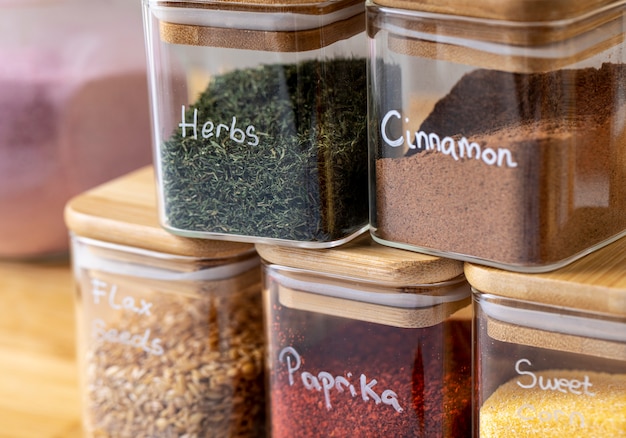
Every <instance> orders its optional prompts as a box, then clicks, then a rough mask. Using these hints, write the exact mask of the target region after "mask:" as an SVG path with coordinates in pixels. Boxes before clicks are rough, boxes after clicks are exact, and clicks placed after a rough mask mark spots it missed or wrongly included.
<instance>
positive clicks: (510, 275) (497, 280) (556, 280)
mask: <svg viewBox="0 0 626 438" xmlns="http://www.w3.org/2000/svg"><path fill="white" fill-rule="evenodd" d="M465 275H466V277H467V280H468V281H469V283H470V285H472V286H473V287H474V288H475V289H477V290H478V291H480V292H482V293H488V294H492V295H496V296H501V297H506V298H513V299H518V300H522V301H525V302H529V303H534V304H543V305H548V306H558V307H560V308H567V309H572V310H576V311H580V312H589V313H601V314H604V315H609V316H613V317H618V318H624V317H626V238H622V239H619V240H617V241H616V242H613V243H612V244H610V245H607V246H605V247H603V248H601V249H599V250H597V251H595V252H592V253H591V254H589V255H587V256H585V257H583V258H581V259H579V260H577V261H575V262H573V263H571V264H569V265H567V266H565V267H563V268H561V269H558V270H555V271H552V272H546V273H538V274H523V273H516V272H510V271H504V270H500V269H495V268H489V267H485V266H479V265H475V264H471V263H466V265H465Z"/></svg>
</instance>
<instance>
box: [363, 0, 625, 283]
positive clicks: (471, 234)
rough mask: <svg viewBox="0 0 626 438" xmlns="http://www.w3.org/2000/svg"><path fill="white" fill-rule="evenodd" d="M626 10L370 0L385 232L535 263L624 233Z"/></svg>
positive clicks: (499, 260)
mask: <svg viewBox="0 0 626 438" xmlns="http://www.w3.org/2000/svg"><path fill="white" fill-rule="evenodd" d="M625 11H626V9H625V6H624V4H623V2H620V1H609V0H604V1H596V2H585V1H580V0H574V1H567V2H565V1H563V2H553V1H536V2H519V1H490V0H481V1H477V2H467V1H464V0H445V1H442V2H431V1H407V0H370V1H368V3H367V15H368V18H367V23H368V36H369V38H370V42H371V45H370V47H371V50H372V52H371V65H370V70H371V73H372V74H371V81H370V89H371V93H370V97H371V100H372V104H371V108H370V109H371V112H370V114H371V116H370V123H369V125H370V127H371V129H372V131H371V143H370V144H371V152H372V157H373V158H372V165H371V168H372V172H373V175H372V178H371V186H372V190H371V193H372V195H371V205H372V209H371V224H372V232H373V236H374V238H375V239H376V240H377V241H379V242H382V243H385V244H388V245H392V246H396V247H401V248H405V249H411V250H416V251H421V252H425V253H431V254H435V255H439V256H446V257H452V258H456V259H461V260H466V261H470V262H474V263H480V264H485V265H491V266H495V267H498V268H502V269H509V270H515V271H522V272H539V271H549V270H553V269H556V268H558V267H561V266H564V265H566V264H568V263H571V262H572V261H574V260H575V259H577V258H580V257H582V256H584V255H585V254H588V253H590V252H592V251H594V250H596V249H598V248H600V247H602V246H604V245H606V244H608V243H610V242H612V241H614V240H616V239H617V238H619V237H620V236H623V235H624V234H625V232H626V189H625V188H626V127H625V125H624V123H623V120H624V114H626V62H625V61H626V59H625V56H626V52H625V51H624V33H625V30H626V26H625V24H624V23H625V21H624V16H625Z"/></svg>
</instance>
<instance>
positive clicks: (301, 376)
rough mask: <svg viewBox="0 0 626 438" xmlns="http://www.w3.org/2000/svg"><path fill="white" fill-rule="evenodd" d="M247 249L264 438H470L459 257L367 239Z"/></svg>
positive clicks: (465, 310) (467, 342)
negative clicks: (259, 278) (253, 272)
mask: <svg viewBox="0 0 626 438" xmlns="http://www.w3.org/2000/svg"><path fill="white" fill-rule="evenodd" d="M256 248H257V251H258V252H259V255H260V256H261V258H262V260H263V284H264V286H263V293H264V304H265V326H266V333H267V336H266V338H267V348H266V352H267V354H266V364H267V369H268V372H267V375H268V382H269V386H268V393H269V398H268V400H269V413H270V415H269V418H268V423H269V424H270V433H271V435H272V436H273V437H274V438H281V437H294V436H298V437H320V436H393V437H435V436H437V437H447V438H452V437H455V438H458V437H470V436H471V434H470V431H471V391H470V370H471V308H470V306H469V303H470V290H469V285H468V284H467V282H466V281H465V279H464V277H463V274H462V270H463V268H462V265H461V264H459V262H458V261H454V260H451V259H441V258H438V257H432V256H427V255H422V254H417V253H413V252H410V251H402V250H398V249H394V248H388V247H385V246H382V245H379V244H377V243H375V242H373V241H372V240H371V239H370V238H369V236H362V237H360V238H358V239H355V240H354V241H352V242H349V243H347V244H346V245H343V246H341V247H338V248H332V249H321V250H310V249H302V248H288V247H281V246H271V245H263V244H257V245H256Z"/></svg>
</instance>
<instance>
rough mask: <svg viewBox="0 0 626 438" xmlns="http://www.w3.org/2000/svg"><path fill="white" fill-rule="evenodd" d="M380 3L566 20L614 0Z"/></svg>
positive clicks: (399, 0)
mask: <svg viewBox="0 0 626 438" xmlns="http://www.w3.org/2000/svg"><path fill="white" fill-rule="evenodd" d="M374 3H376V4H378V5H380V6H386V7H390V8H400V9H408V10H415V11H423V12H432V13H441V14H450V15H463V16H470V17H480V18H490V19H496V20H507V21H524V22H533V21H537V22H542V21H555V20H567V19H571V18H573V17H578V16H581V15H584V14H587V13H590V12H593V11H596V10H598V9H601V8H603V7H605V6H608V5H613V4H618V3H620V2H619V1H617V0H374Z"/></svg>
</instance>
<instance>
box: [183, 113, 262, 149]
mask: <svg viewBox="0 0 626 438" xmlns="http://www.w3.org/2000/svg"><path fill="white" fill-rule="evenodd" d="M199 117H200V114H199V113H198V109H197V108H194V110H193V120H192V121H188V120H187V119H186V110H185V105H182V107H181V122H180V123H179V124H178V126H179V127H180V128H181V135H182V136H183V137H188V136H189V137H192V138H193V139H194V140H197V139H198V124H199V122H198V118H199ZM200 135H201V136H202V138H204V139H207V138H211V137H215V138H216V139H219V138H220V137H223V136H226V135H228V138H229V139H230V140H232V141H234V142H235V143H239V144H243V143H246V144H248V145H249V146H257V145H258V144H259V136H258V135H257V134H256V128H255V127H254V126H253V125H248V126H246V128H245V130H244V129H242V128H240V127H239V126H238V124H237V117H235V116H233V118H232V119H231V120H230V122H228V123H220V122H216V121H213V120H206V121H204V123H202V125H201V128H200Z"/></svg>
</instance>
